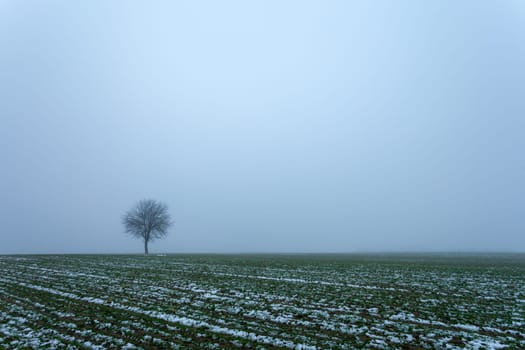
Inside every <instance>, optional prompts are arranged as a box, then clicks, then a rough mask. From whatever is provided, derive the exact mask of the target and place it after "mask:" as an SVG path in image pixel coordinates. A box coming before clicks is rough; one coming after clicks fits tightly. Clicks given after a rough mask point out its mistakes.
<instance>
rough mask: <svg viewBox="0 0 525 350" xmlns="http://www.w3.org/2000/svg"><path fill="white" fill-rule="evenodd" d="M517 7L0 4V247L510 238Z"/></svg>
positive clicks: (516, 145)
mask: <svg viewBox="0 0 525 350" xmlns="http://www.w3.org/2000/svg"><path fill="white" fill-rule="evenodd" d="M524 86H525V4H524V2H523V1H520V0H509V1H480V0H475V1H474V0H472V1H459V2H458V1H343V0H342V1H304V0H297V1H277V0H276V1H154V2H148V1H146V2H143V1H137V2H133V1H102V0H100V1H19V0H7V1H5V0H4V1H1V2H0V161H1V163H0V164H1V165H0V167H1V168H0V194H1V196H0V224H1V228H0V238H1V240H0V254H6V253H128V252H137V253H140V252H141V251H142V244H141V243H140V242H139V241H136V240H133V239H132V238H131V237H128V236H126V235H125V234H124V229H123V227H122V225H121V216H122V214H123V213H124V212H125V211H126V210H128V209H130V208H131V207H132V206H133V205H134V204H135V203H136V202H137V201H138V200H140V199H142V198H154V199H157V200H161V201H164V202H165V203H167V204H168V206H169V209H170V213H171V215H172V217H173V218H174V220H175V227H174V229H173V230H172V231H171V232H170V235H169V237H168V238H167V239H165V240H162V241H157V242H155V243H153V244H152V245H151V246H150V252H152V253H160V252H354V251H525V87H524Z"/></svg>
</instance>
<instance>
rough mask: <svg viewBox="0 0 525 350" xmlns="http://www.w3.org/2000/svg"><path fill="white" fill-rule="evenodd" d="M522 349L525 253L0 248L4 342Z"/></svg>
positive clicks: (0, 337) (2, 345) (6, 345)
mask: <svg viewBox="0 0 525 350" xmlns="http://www.w3.org/2000/svg"><path fill="white" fill-rule="evenodd" d="M360 347H364V348H370V349H396V348H399V349H420V348H423V349H435V348H450V349H460V348H470V349H498V348H509V349H520V348H521V349H524V348H525V255H523V254H521V255H519V254H514V255H512V254H507V255H503V254H502V255H495V254H493V255H459V254H449V255H442V254H441V255H440V254H426V255H423V254H421V255H418V254H408V255H407V254H404V255H401V254H398V255H395V254H391V255H381V254H369V255H359V254H353V255H167V256H149V257H143V256H125V255H121V256H119V255H58V256H51V255H41V256H0V349H16V348H20V349H26V348H29V349H31V348H34V349H42V348H52V349H55V348H56V349H62V348H63V349H89V348H91V349H105V348H110V349H120V348H122V349H138V348H144V349H192V348H193V349H203V348H204V349H206V348H209V349H232V348H242V349H247V348H254V349H255V348H256V349H263V348H264V349H281V348H282V349H353V348H360Z"/></svg>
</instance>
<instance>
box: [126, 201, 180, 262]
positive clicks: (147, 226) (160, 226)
mask: <svg viewBox="0 0 525 350" xmlns="http://www.w3.org/2000/svg"><path fill="white" fill-rule="evenodd" d="M122 223H123V224H124V227H125V229H126V233H129V234H130V235H132V236H133V237H135V238H140V239H142V240H143V241H144V254H145V255H148V243H149V242H151V241H153V240H155V239H158V238H164V237H165V236H166V235H167V234H168V228H169V227H170V226H171V225H172V223H171V217H170V214H169V213H168V206H167V205H166V204H164V203H162V202H157V201H155V200H153V199H143V200H141V201H140V202H138V203H137V204H136V205H135V207H133V208H132V209H131V210H129V211H128V212H127V213H126V214H124V216H123V217H122Z"/></svg>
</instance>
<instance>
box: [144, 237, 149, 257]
mask: <svg viewBox="0 0 525 350" xmlns="http://www.w3.org/2000/svg"><path fill="white" fill-rule="evenodd" d="M148 254H149V253H148V241H147V240H144V255H148Z"/></svg>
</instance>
